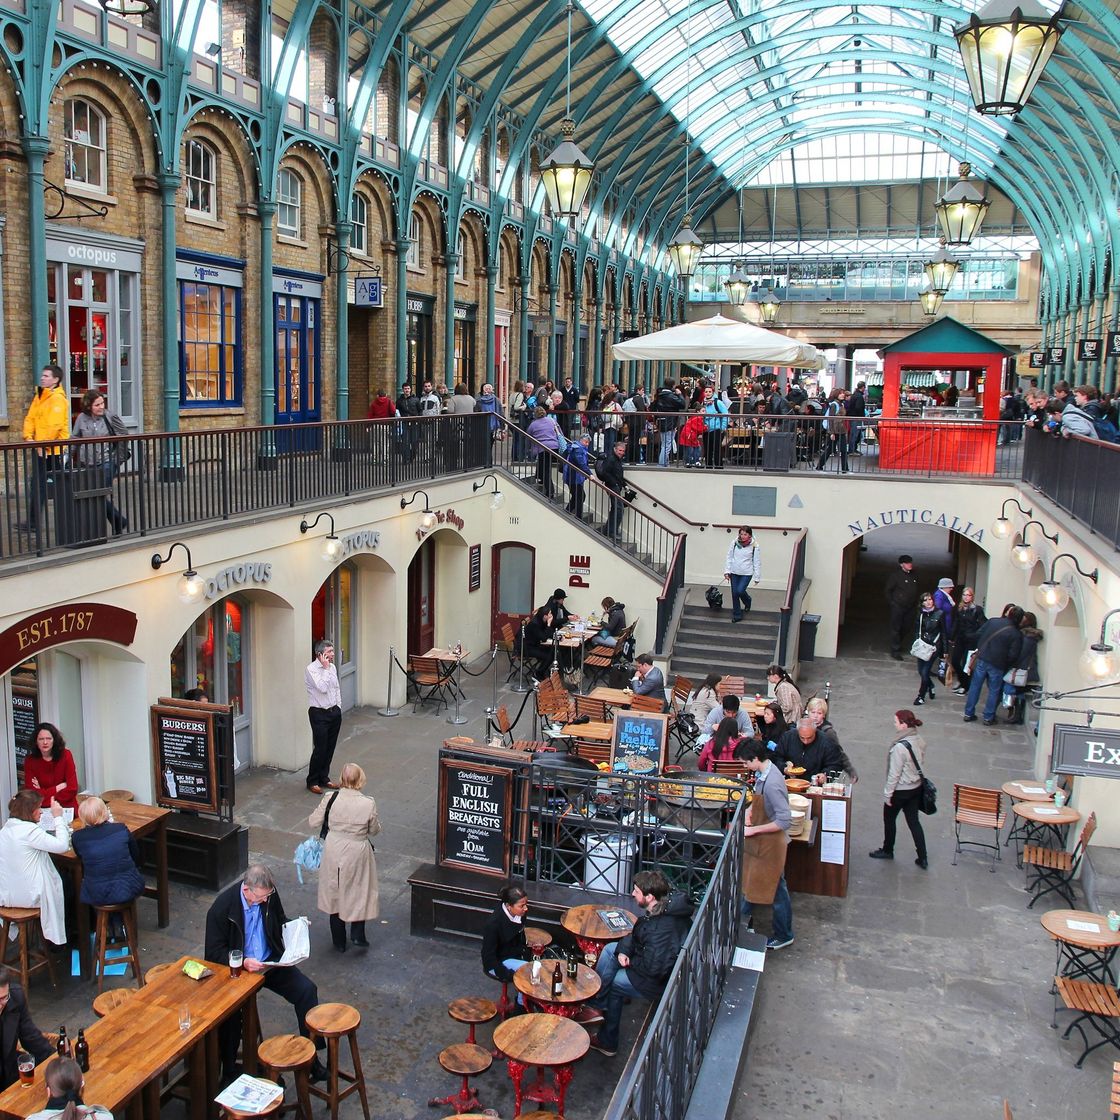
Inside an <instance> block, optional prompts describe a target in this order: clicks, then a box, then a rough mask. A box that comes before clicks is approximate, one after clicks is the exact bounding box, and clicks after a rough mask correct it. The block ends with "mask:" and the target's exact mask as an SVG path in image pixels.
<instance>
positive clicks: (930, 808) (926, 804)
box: [902, 739, 937, 817]
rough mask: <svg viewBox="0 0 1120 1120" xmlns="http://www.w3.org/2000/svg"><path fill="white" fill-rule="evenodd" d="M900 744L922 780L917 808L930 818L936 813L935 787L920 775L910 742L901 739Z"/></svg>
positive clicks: (916, 758)
mask: <svg viewBox="0 0 1120 1120" xmlns="http://www.w3.org/2000/svg"><path fill="white" fill-rule="evenodd" d="M902 742H903V743H904V744H905V745H906V750H907V752H908V753H909V755H910V758H911V761H913V763H914V769H915V770H917V771H918V777H919V778H921V779H922V784H921V786H920V787H919V788H920V789H921V791H922V797H921V800H920V801H919V802H918V808H919V809H921V811H922V812H923V813H925V814H926V815H927V816H930V817H932V816H933V814H934V813H936V812H937V786H935V785H934V784H933V782H931V781H930V780H929V778H927V777H926V776H925V774H924V773H922V768H921V766H920V765H919V763H918V756H917V755H916V754H915V753H914V748H913V747H912V746H911V745H910V740H909V739H903V740H902Z"/></svg>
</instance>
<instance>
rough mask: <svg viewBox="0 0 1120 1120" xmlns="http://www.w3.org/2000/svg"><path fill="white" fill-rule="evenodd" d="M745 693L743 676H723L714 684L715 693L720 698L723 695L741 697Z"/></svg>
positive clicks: (745, 685)
mask: <svg viewBox="0 0 1120 1120" xmlns="http://www.w3.org/2000/svg"><path fill="white" fill-rule="evenodd" d="M746 694H747V681H746V678H745V677H730V676H729V677H724V678H723V679H722V680H721V681H720V682H719V684H717V685H716V695H717V696H718V697H719V698H720V699H721V700H722V699H723V698H724V697H725V696H738V697H739V698H740V699H742V698H743V697H744V696H746Z"/></svg>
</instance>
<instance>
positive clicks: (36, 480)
mask: <svg viewBox="0 0 1120 1120" xmlns="http://www.w3.org/2000/svg"><path fill="white" fill-rule="evenodd" d="M23 438H24V439H25V440H28V441H34V442H35V443H42V444H43V446H42V447H40V448H36V452H35V455H34V457H33V459H32V461H31V475H30V480H29V487H28V495H27V526H28V529H30V530H31V532H35V530H36V529H37V527H38V524H39V515H40V513H41V512H42V511H43V510H44V509H45V507H46V503H47V479H48V477H49V476H50V472H51V471H54V470H57V469H58V468H60V467H61V466H62V452H63V445H62V444H61V443H58V442H56V441H58V440H65V439H69V438H70V402H69V400H67V397H66V389H65V387H64V386H63V384H62V369H61V368H60V367H59V366H56V365H49V366H43V372H42V373H41V374H40V375H39V388H38V389H37V390H36V392H35V396H34V398H33V399H32V401H31V407H30V408H29V409H28V410H27V416H26V417H25V418H24V421H23Z"/></svg>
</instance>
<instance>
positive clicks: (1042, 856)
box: [1023, 813, 1097, 910]
mask: <svg viewBox="0 0 1120 1120" xmlns="http://www.w3.org/2000/svg"><path fill="white" fill-rule="evenodd" d="M1096 830H1097V814H1096V813H1090V814H1089V819H1088V820H1087V821H1086V822H1085V827H1084V828H1082V830H1081V835H1080V837H1078V840H1077V847H1076V848H1074V849H1073V851H1072V852H1067V851H1066V850H1065V849H1064V848H1047V847H1044V846H1043V845H1041V844H1028V845H1027V846H1026V847H1025V848H1024V849H1023V866H1024V867H1026V868H1028V871H1027V890H1028V891H1029V892H1030V895H1031V900H1030V902H1029V903H1027V909H1028V910H1030V909H1031V908H1032V907H1033V906H1034V904H1035V903H1036V902H1037V901H1038V900H1039V899H1040V898H1042V897H1043V896H1044V895H1048V894H1050V892H1051V891H1056V892H1057V893H1058V894H1060V895H1061V896H1062V898H1064V899H1065V900H1066V902H1067V903H1069V905H1070V906H1071V907H1072V906H1073V881H1074V879H1075V878H1076V877H1077V872H1078V869H1079V868H1080V867H1081V860H1082V858H1083V857H1084V855H1085V849H1086V848H1087V847H1088V846H1089V841H1090V840H1092V838H1093V833H1094V832H1096Z"/></svg>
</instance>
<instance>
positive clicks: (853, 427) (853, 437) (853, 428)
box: [845, 381, 867, 455]
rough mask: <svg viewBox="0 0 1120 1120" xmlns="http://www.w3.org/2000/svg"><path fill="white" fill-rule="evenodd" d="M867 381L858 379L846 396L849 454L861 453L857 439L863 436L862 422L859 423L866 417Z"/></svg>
mask: <svg viewBox="0 0 1120 1120" xmlns="http://www.w3.org/2000/svg"><path fill="white" fill-rule="evenodd" d="M866 393H867V382H866V381H860V382H859V383H858V384H857V385H856V387H855V392H853V393H852V395H851V396H850V397H849V398H848V405H847V408H846V409H845V411H846V412H847V414H848V417H849V419H850V425H849V427H848V454H849V455H862V454H863V452H862V451H860V449H859V441H860V439H861V438H862V436H863V424H862V423H861V421H862V420H864V419H865V418H866V417H867V395H866Z"/></svg>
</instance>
